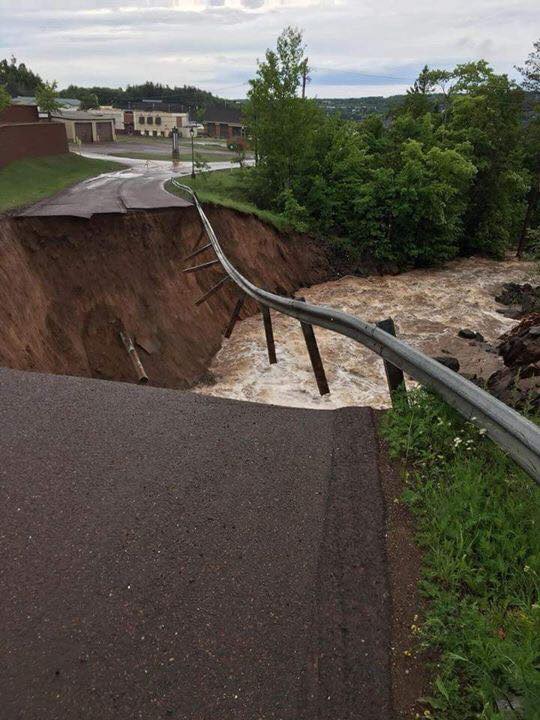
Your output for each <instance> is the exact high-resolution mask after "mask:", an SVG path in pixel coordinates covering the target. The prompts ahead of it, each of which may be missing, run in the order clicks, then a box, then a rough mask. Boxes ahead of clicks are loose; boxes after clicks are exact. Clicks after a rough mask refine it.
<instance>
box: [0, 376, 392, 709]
mask: <svg viewBox="0 0 540 720" xmlns="http://www.w3.org/2000/svg"><path fill="white" fill-rule="evenodd" d="M0 392H1V393H2V433H1V434H0V452H1V455H2V465H1V469H0V513H1V519H0V527H1V528H2V530H1V535H0V544H1V555H2V572H1V573H0V594H1V597H2V603H1V605H0V626H1V628H2V631H1V637H2V651H1V656H0V697H1V698H2V703H1V706H0V717H1V718H6V720H7V719H8V718H9V719H10V720H11V719H13V720H14V719H16V718H24V719H25V720H38V719H39V720H53V718H54V719H55V720H56V719H59V718H63V719H68V718H77V720H91V719H92V720H94V719H95V718H100V720H109V719H110V720H112V719H113V718H114V720H128V719H132V718H144V719H145V720H152V719H153V718H169V717H176V718H182V719H183V720H186V719H193V720H195V719H197V720H213V719H214V718H215V719H216V720H217V719H218V718H219V719H223V720H225V719H229V718H235V719H242V720H243V719H245V720H253V719H254V718H265V720H270V719H275V720H278V719H279V720H302V719H307V718H327V719H329V720H330V719H331V718H332V719H335V720H338V719H339V720H348V719H352V718H362V720H382V719H383V718H384V719H386V718H389V717H391V714H392V713H391V708H390V688H389V682H390V680H389V645H390V639H389V626H390V622H389V607H388V606H389V601H388V591H387V580H386V564H385V548H384V510H383V502H382V498H381V491H380V487H379V474H378V450H377V442H376V431H375V427H374V421H373V417H372V411H371V410H369V409H360V408H348V409H345V410H339V411H334V412H328V411H313V410H302V409H291V408H283V407H275V406H267V405H258V404H251V403H241V402H236V401H231V400H223V399H218V398H208V397H202V396H198V395H194V394H191V393H180V392H176V391H172V390H163V389H157V388H141V387H138V386H134V385H128V384H121V383H114V382H105V381H97V380H89V379H82V378H72V377H69V378H68V377H62V376H52V375H40V374H37V373H24V372H19V371H12V370H6V369H1V370H0Z"/></svg>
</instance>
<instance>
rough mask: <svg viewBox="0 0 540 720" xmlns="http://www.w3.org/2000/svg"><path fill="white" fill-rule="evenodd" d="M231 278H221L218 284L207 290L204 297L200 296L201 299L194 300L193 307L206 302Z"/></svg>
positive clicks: (226, 276)
mask: <svg viewBox="0 0 540 720" xmlns="http://www.w3.org/2000/svg"><path fill="white" fill-rule="evenodd" d="M230 279H231V278H230V277H229V276H228V275H225V277H222V278H221V280H220V281H219V282H217V283H216V284H215V285H214V286H213V287H211V288H210V290H207V291H206V292H205V293H204V295H201V297H200V298H199V299H198V300H195V305H200V304H201V303H203V302H206V301H207V300H208V298H210V297H212V295H213V294H214V293H216V292H217V291H218V290H219V289H220V288H221V286H222V285H224V284H225V283H226V282H227V281H228V280H230Z"/></svg>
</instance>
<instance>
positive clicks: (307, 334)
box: [297, 297, 330, 396]
mask: <svg viewBox="0 0 540 720" xmlns="http://www.w3.org/2000/svg"><path fill="white" fill-rule="evenodd" d="M297 300H300V302H306V299H305V298H303V297H301V298H297ZM300 327H301V328H302V333H303V335H304V340H305V341H306V347H307V351H308V354H309V359H310V360H311V367H312V368H313V374H314V375H315V380H316V381H317V387H318V388H319V393H320V394H321V396H322V395H328V394H329V393H330V388H329V387H328V381H327V379H326V373H325V371H324V365H323V361H322V358H321V353H320V352H319V346H318V345H317V338H316V337H315V332H314V330H313V325H310V324H309V323H304V322H302V321H300Z"/></svg>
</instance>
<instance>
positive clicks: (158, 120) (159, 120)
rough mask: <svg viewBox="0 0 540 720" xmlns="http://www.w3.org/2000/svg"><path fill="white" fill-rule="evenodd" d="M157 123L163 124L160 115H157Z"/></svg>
mask: <svg viewBox="0 0 540 720" xmlns="http://www.w3.org/2000/svg"><path fill="white" fill-rule="evenodd" d="M156 125H161V118H160V117H159V115H158V116H157V117H156Z"/></svg>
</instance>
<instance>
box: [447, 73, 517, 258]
mask: <svg viewBox="0 0 540 720" xmlns="http://www.w3.org/2000/svg"><path fill="white" fill-rule="evenodd" d="M453 74H454V78H455V83H454V85H453V87H452V90H451V92H450V94H449V98H450V104H449V108H448V118H447V122H446V124H445V125H444V126H441V129H440V131H439V137H440V142H441V143H442V145H443V146H446V147H453V148H458V149H459V148H462V149H463V151H464V152H466V153H468V155H469V158H470V160H471V162H472V163H473V164H474V166H475V167H476V168H477V174H476V176H475V179H474V182H473V184H472V185H471V188H470V191H469V198H468V203H467V211H466V213H465V218H464V235H463V242H462V250H463V251H464V252H467V253H470V252H483V253H488V254H491V255H496V256H501V255H502V254H503V253H504V251H505V249H506V248H507V247H508V246H509V245H510V243H511V241H512V239H513V237H515V233H516V231H517V226H518V224H519V219H520V215H521V207H522V203H523V198H524V193H525V192H526V176H525V173H524V172H523V168H522V162H521V150H520V142H519V141H520V134H521V119H522V109H523V93H522V91H521V90H520V89H519V88H518V87H517V85H516V84H515V83H514V82H513V81H511V80H509V79H508V77H507V75H497V74H495V73H494V72H493V70H492V69H491V68H490V67H489V65H488V64H487V63H486V62H485V61H484V60H480V61H478V62H475V63H467V64H464V65H458V66H457V67H456V68H455V70H454V73H453Z"/></svg>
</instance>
